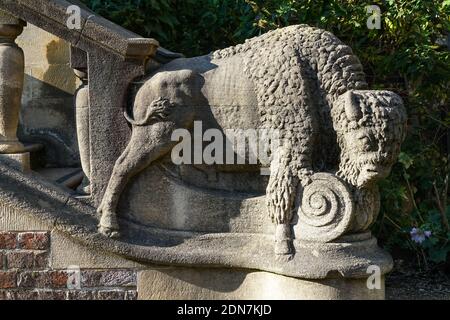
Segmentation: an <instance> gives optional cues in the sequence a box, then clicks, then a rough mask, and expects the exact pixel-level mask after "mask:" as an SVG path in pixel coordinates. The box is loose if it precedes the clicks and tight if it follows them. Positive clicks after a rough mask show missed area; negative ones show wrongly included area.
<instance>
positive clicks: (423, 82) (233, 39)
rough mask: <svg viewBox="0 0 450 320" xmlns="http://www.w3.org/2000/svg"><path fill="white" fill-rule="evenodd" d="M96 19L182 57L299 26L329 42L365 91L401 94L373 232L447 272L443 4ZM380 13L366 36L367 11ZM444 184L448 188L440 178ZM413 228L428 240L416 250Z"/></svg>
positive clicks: (141, 4) (104, 1) (111, 12)
mask: <svg viewBox="0 0 450 320" xmlns="http://www.w3.org/2000/svg"><path fill="white" fill-rule="evenodd" d="M83 1H84V2H85V3H86V4H87V5H88V6H89V7H91V8H92V9H93V10H94V11H96V12H98V13H99V14H101V15H102V16H104V17H105V18H108V19H110V20H112V21H114V22H116V23H118V24H120V25H122V26H124V27H125V28H128V29H130V30H132V31H134V32H136V33H138V34H141V35H142V36H147V37H153V38H156V39H157V40H159V41H160V43H161V45H162V46H164V47H166V48H167V49H170V50H172V51H178V52H182V53H184V54H185V55H187V56H194V55H201V54H207V53H209V52H211V51H212V50H215V49H219V48H224V47H227V46H230V45H235V44H238V43H242V42H243V41H244V40H245V39H247V38H250V37H253V36H257V35H260V34H262V33H264V32H266V31H268V30H270V29H274V28H278V27H283V26H287V25H291V24H299V23H306V24H309V25H313V26H317V27H320V28H323V29H326V30H328V31H331V32H332V33H334V34H335V35H337V36H338V37H339V38H340V39H341V40H342V41H344V42H345V43H346V44H348V45H350V46H351V47H352V48H353V50H354V52H355V53H356V55H357V56H358V57H359V58H360V60H361V62H362V64H363V66H364V68H365V71H366V73H367V77H368V81H369V84H370V86H371V88H373V89H389V90H393V91H395V92H397V93H399V94H400V95H401V96H402V97H403V99H404V101H405V104H406V106H407V109H408V115H409V126H408V127H409V128H408V130H409V132H408V138H407V140H406V142H405V144H404V146H403V151H402V153H401V155H400V157H399V161H398V163H397V164H396V165H395V166H394V168H393V173H392V175H391V177H390V178H389V179H388V180H387V181H385V182H383V183H382V185H381V190H382V209H381V213H380V216H379V219H378V222H377V225H376V226H375V228H374V232H375V234H376V235H377V236H378V237H379V239H380V241H381V243H382V244H383V245H384V246H385V247H386V248H387V249H389V250H391V252H393V253H394V255H397V256H402V255H405V254H406V255H408V256H411V255H413V256H414V257H416V261H417V263H419V265H420V266H424V267H427V266H428V265H429V263H430V262H432V263H441V264H442V263H445V262H446V261H447V263H449V253H450V230H449V226H448V220H449V219H450V205H449V202H448V193H449V190H448V173H449V148H450V134H449V125H450V113H449V93H450V84H449V80H450V53H449V49H448V47H446V45H445V41H450V38H449V39H448V40H447V37H448V34H449V30H450V0H444V1H438V0H387V1H375V0H372V1H357V0H354V1H352V0H347V1H345V0H328V1H323V0H267V1H261V0H83ZM373 4H376V5H378V6H379V7H380V8H381V12H382V16H381V17H382V28H381V30H376V29H375V30H369V29H368V28H367V25H366V21H367V19H368V17H369V15H370V14H368V13H367V11H366V6H367V5H373ZM446 177H447V178H446ZM413 227H416V228H420V230H421V231H426V230H427V231H431V232H432V235H431V237H429V238H427V239H426V240H425V241H423V242H421V243H416V242H414V241H413V239H412V238H411V235H410V231H411V229H412V228H413Z"/></svg>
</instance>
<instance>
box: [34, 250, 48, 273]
mask: <svg viewBox="0 0 450 320" xmlns="http://www.w3.org/2000/svg"><path fill="white" fill-rule="evenodd" d="M49 265H50V263H49V253H48V251H35V252H34V269H37V270H43V269H47V268H48V267H49Z"/></svg>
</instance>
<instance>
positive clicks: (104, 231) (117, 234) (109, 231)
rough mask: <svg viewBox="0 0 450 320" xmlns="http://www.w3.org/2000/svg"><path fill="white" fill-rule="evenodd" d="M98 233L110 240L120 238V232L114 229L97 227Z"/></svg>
mask: <svg viewBox="0 0 450 320" xmlns="http://www.w3.org/2000/svg"><path fill="white" fill-rule="evenodd" d="M98 232H100V233H101V234H103V235H104V236H107V237H108V238H112V239H117V238H120V232H119V231H118V230H116V229H114V228H108V227H104V226H99V227H98Z"/></svg>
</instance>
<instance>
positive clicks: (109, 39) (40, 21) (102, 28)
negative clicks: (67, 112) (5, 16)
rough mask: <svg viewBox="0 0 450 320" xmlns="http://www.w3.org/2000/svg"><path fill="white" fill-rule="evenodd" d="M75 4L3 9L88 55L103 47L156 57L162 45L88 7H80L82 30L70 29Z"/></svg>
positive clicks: (34, 2)
mask: <svg viewBox="0 0 450 320" xmlns="http://www.w3.org/2000/svg"><path fill="white" fill-rule="evenodd" d="M73 4H77V5H78V4H79V3H78V2H75V1H74V2H71V1H66V0H2V1H1V2H0V9H1V10H4V11H5V12H7V13H9V14H11V15H13V16H15V17H18V18H20V19H22V20H24V21H26V22H29V23H31V24H33V25H35V26H37V27H39V28H41V29H44V30H46V31H48V32H50V33H52V34H54V35H56V36H58V37H60V38H61V39H64V40H66V41H68V42H70V43H71V44H72V45H73V46H75V47H77V48H80V49H82V50H84V51H87V52H89V51H90V50H92V48H94V49H95V48H97V47H102V48H103V49H105V50H107V51H108V52H111V53H114V54H117V55H120V56H122V57H124V58H146V57H148V56H153V55H154V54H155V52H156V50H157V48H158V46H159V43H158V41H156V40H155V39H151V38H142V37H141V36H139V35H137V34H135V33H133V32H131V31H128V30H126V29H124V28H122V27H120V26H118V25H116V24H114V23H112V22H110V21H108V20H106V19H104V18H102V17H100V16H98V15H95V14H94V13H93V12H92V11H90V10H87V9H86V8H85V7H80V9H81V29H80V30H77V29H72V30H71V29H69V28H68V27H67V19H68V17H69V16H68V15H67V8H68V7H69V6H71V5H73Z"/></svg>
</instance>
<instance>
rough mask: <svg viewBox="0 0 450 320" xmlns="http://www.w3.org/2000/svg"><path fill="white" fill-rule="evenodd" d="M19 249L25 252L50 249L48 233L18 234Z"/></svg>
mask: <svg viewBox="0 0 450 320" xmlns="http://www.w3.org/2000/svg"><path fill="white" fill-rule="evenodd" d="M19 247H20V248H21V249H27V250H46V249H49V247H50V235H49V234H48V232H23V233H19Z"/></svg>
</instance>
